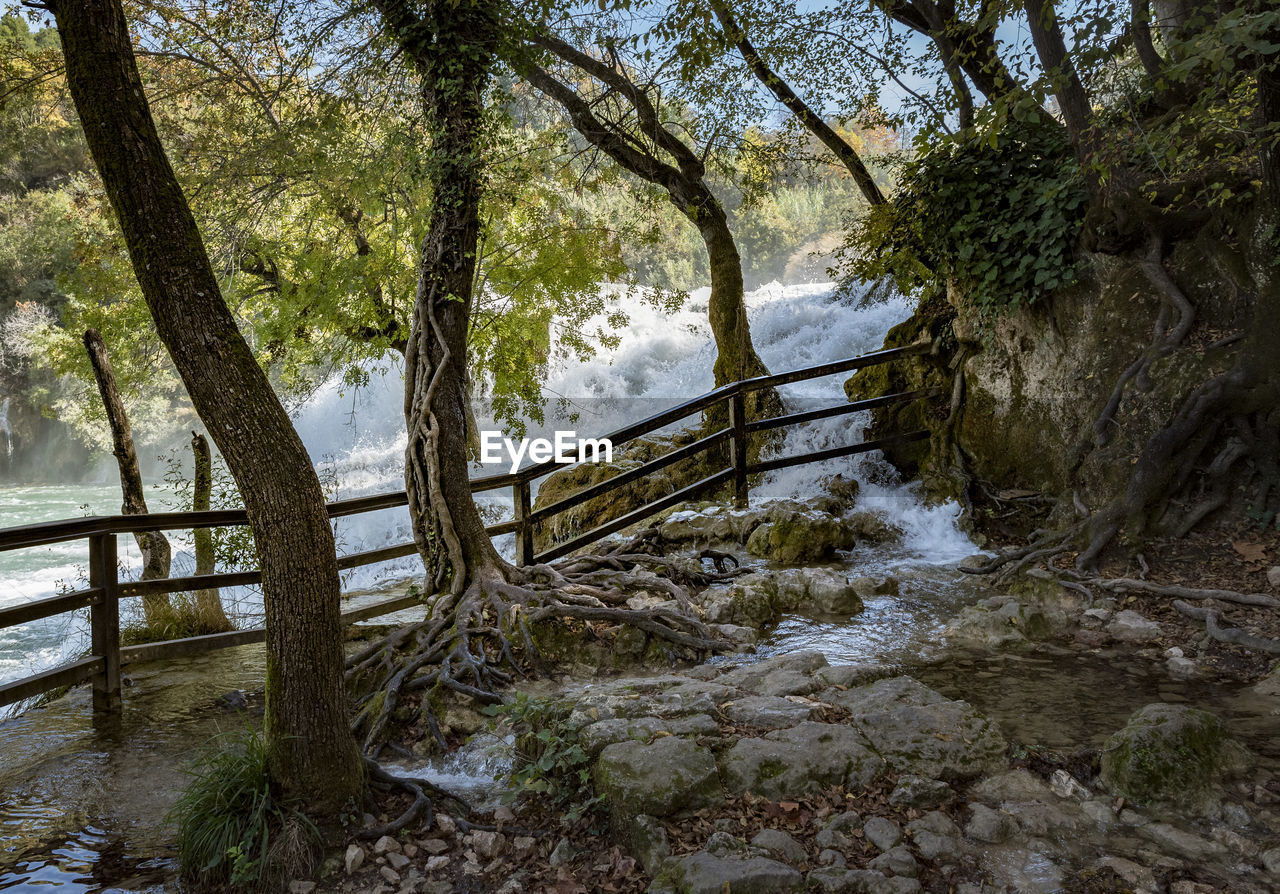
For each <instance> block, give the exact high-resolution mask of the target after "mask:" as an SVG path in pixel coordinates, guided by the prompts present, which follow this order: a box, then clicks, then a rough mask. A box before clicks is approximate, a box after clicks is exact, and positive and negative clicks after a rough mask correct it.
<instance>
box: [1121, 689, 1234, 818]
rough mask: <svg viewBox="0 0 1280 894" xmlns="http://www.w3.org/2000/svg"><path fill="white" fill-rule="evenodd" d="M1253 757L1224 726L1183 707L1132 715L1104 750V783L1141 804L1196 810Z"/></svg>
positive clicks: (1145, 710)
mask: <svg viewBox="0 0 1280 894" xmlns="http://www.w3.org/2000/svg"><path fill="white" fill-rule="evenodd" d="M1248 756H1249V752H1248V751H1247V750H1246V749H1245V748H1244V746H1242V745H1241V744H1240V743H1239V742H1237V741H1236V740H1235V739H1233V738H1232V737H1231V734H1230V732H1229V731H1228V730H1227V726H1226V724H1225V723H1223V722H1222V720H1221V719H1220V718H1218V717H1216V716H1214V715H1213V714H1210V713H1209V712H1207V711H1201V710H1198V709H1196V708H1189V707H1186V706H1184V705H1168V704H1163V703H1156V704H1152V705H1147V706H1146V707H1144V708H1140V709H1139V710H1137V711H1136V712H1134V713H1133V714H1132V715H1131V716H1130V717H1129V720H1128V721H1127V722H1126V723H1125V725H1124V728H1123V729H1121V730H1119V731H1118V732H1115V733H1113V734H1112V735H1111V737H1110V738H1108V739H1107V742H1106V744H1105V745H1104V746H1103V749H1102V781H1103V782H1104V783H1105V784H1106V785H1107V787H1108V788H1109V789H1110V790H1111V791H1113V792H1115V793H1116V794H1119V795H1123V796H1124V797H1126V798H1128V799H1129V800H1131V801H1133V802H1135V803H1138V804H1177V805H1183V806H1194V805H1195V804H1197V803H1199V802H1201V801H1203V800H1205V799H1206V798H1207V796H1208V795H1209V794H1210V792H1211V791H1212V789H1213V786H1214V785H1215V783H1217V782H1218V781H1219V780H1221V779H1223V778H1225V777H1228V776H1231V775H1233V774H1235V773H1237V772H1239V771H1240V770H1241V769H1242V768H1243V767H1244V766H1245V765H1246V764H1247V761H1248Z"/></svg>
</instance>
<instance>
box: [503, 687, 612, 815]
mask: <svg viewBox="0 0 1280 894" xmlns="http://www.w3.org/2000/svg"><path fill="white" fill-rule="evenodd" d="M485 713H487V714H489V715H490V716H495V715H501V716H505V717H506V718H507V719H508V720H510V721H511V723H512V724H513V725H514V726H515V727H516V730H517V736H516V749H515V761H514V762H513V764H512V768H511V771H510V772H509V773H508V774H507V777H506V778H507V782H508V783H510V784H511V786H512V788H513V790H514V795H515V796H517V797H518V796H519V795H521V794H535V795H541V796H544V797H546V798H547V799H548V801H549V802H550V803H551V805H552V806H553V807H556V808H559V809H561V810H563V811H564V814H565V817H566V819H567V820H568V821H569V822H570V823H576V822H577V821H578V820H579V819H581V818H582V817H583V816H584V815H586V814H587V813H589V812H590V811H591V810H593V809H594V808H595V807H596V806H597V805H598V804H599V803H600V798H599V796H597V795H596V793H595V789H594V787H593V786H592V784H591V757H590V755H588V754H587V752H586V751H585V750H584V749H583V747H582V746H581V745H580V744H579V743H578V736H577V730H574V729H572V728H571V727H570V726H569V725H568V723H567V722H566V721H567V719H568V715H567V711H566V709H565V708H564V706H563V704H561V703H560V702H558V701H556V700H553V699H538V698H531V697H530V696H528V695H525V694H524V693H518V694H517V695H516V698H515V700H514V701H512V702H510V703H508V704H505V705H491V706H489V707H488V708H486V709H485Z"/></svg>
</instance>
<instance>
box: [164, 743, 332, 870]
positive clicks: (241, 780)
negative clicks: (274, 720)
mask: <svg viewBox="0 0 1280 894" xmlns="http://www.w3.org/2000/svg"><path fill="white" fill-rule="evenodd" d="M188 772H189V774H190V776H191V782H190V783H189V784H188V786H187V787H186V789H185V790H184V791H183V793H182V796H181V797H180V798H179V799H178V802H177V803H176V804H175V805H174V807H173V812H172V814H171V816H172V818H173V819H174V820H176V822H177V824H178V862H179V865H180V867H181V872H182V877H183V880H184V882H186V883H187V885H186V887H188V889H190V890H196V891H209V890H224V889H230V890H235V891H253V892H260V891H269V890H279V889H280V888H282V887H283V885H284V884H285V883H286V882H287V881H289V880H291V879H298V878H306V877H308V876H309V875H310V874H311V872H312V870H313V869H314V867H315V864H316V861H317V859H318V858H319V856H320V852H321V842H320V834H319V832H318V830H317V829H316V828H315V826H314V825H312V824H311V822H310V821H309V820H308V819H307V818H306V817H305V816H304V815H303V814H302V813H301V811H299V810H298V809H297V808H296V807H294V806H292V805H290V804H287V803H285V802H284V801H283V800H282V798H281V797H280V791H279V787H278V786H277V785H276V784H275V783H274V782H273V781H272V779H271V774H270V772H269V771H268V769H267V749H266V744H265V743H264V742H263V739H262V736H261V735H260V734H259V733H258V732H256V731H245V732H241V733H232V734H226V735H222V736H219V737H217V738H216V739H215V740H214V741H213V742H212V743H211V744H210V747H209V748H208V750H207V751H206V752H205V753H204V754H203V755H201V756H200V757H199V758H198V759H197V760H196V761H195V762H194V763H193V764H192V766H191V767H190V769H189V770H188Z"/></svg>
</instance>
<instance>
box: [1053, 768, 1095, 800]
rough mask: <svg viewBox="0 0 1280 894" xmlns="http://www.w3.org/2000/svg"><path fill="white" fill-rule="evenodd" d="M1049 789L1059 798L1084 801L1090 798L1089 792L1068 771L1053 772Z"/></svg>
mask: <svg viewBox="0 0 1280 894" xmlns="http://www.w3.org/2000/svg"><path fill="white" fill-rule="evenodd" d="M1049 788H1051V789H1053V793H1054V794H1055V795H1057V796H1058V797H1059V798H1077V799H1079V800H1084V799H1086V798H1088V797H1089V790H1088V789H1087V788H1085V787H1084V786H1083V785H1081V784H1080V781H1079V780H1078V779H1076V778H1075V777H1074V776H1072V775H1071V774H1070V773H1068V772H1067V771H1066V770H1054V771H1053V775H1052V776H1050V777H1049Z"/></svg>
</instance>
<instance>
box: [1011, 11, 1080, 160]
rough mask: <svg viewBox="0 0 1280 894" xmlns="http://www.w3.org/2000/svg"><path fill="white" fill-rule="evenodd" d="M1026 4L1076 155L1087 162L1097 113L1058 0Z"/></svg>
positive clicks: (1038, 48)
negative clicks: (1091, 125) (1073, 55)
mask: <svg viewBox="0 0 1280 894" xmlns="http://www.w3.org/2000/svg"><path fill="white" fill-rule="evenodd" d="M1025 6H1026V11H1027V24H1028V26H1029V27H1030V29H1031V40H1032V42H1033V43H1034V44H1035V48H1036V55H1037V56H1039V57H1040V64H1041V65H1042V66H1044V70H1045V73H1046V74H1047V75H1048V76H1049V83H1050V84H1051V85H1052V87H1053V95H1054V96H1055V97H1057V100H1058V107H1059V108H1060V109H1061V110H1062V121H1063V123H1064V124H1066V126H1067V135H1068V136H1070V138H1071V145H1072V148H1073V149H1074V150H1075V153H1076V158H1078V159H1079V160H1080V161H1081V162H1083V161H1084V160H1085V156H1086V154H1087V152H1086V150H1087V148H1088V147H1087V144H1086V140H1087V133H1086V132H1087V131H1088V129H1089V122H1090V120H1091V119H1092V117H1093V109H1092V107H1091V105H1090V103H1089V94H1088V92H1087V91H1086V90H1085V89H1084V84H1082V83H1081V82H1080V75H1079V74H1077V73H1076V69H1075V66H1074V65H1072V63H1071V56H1070V55H1069V54H1068V53H1067V45H1066V42H1065V41H1064V40H1063V37H1062V29H1061V28H1060V27H1059V25H1058V15H1057V11H1056V10H1055V9H1054V0H1026V4H1025Z"/></svg>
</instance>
